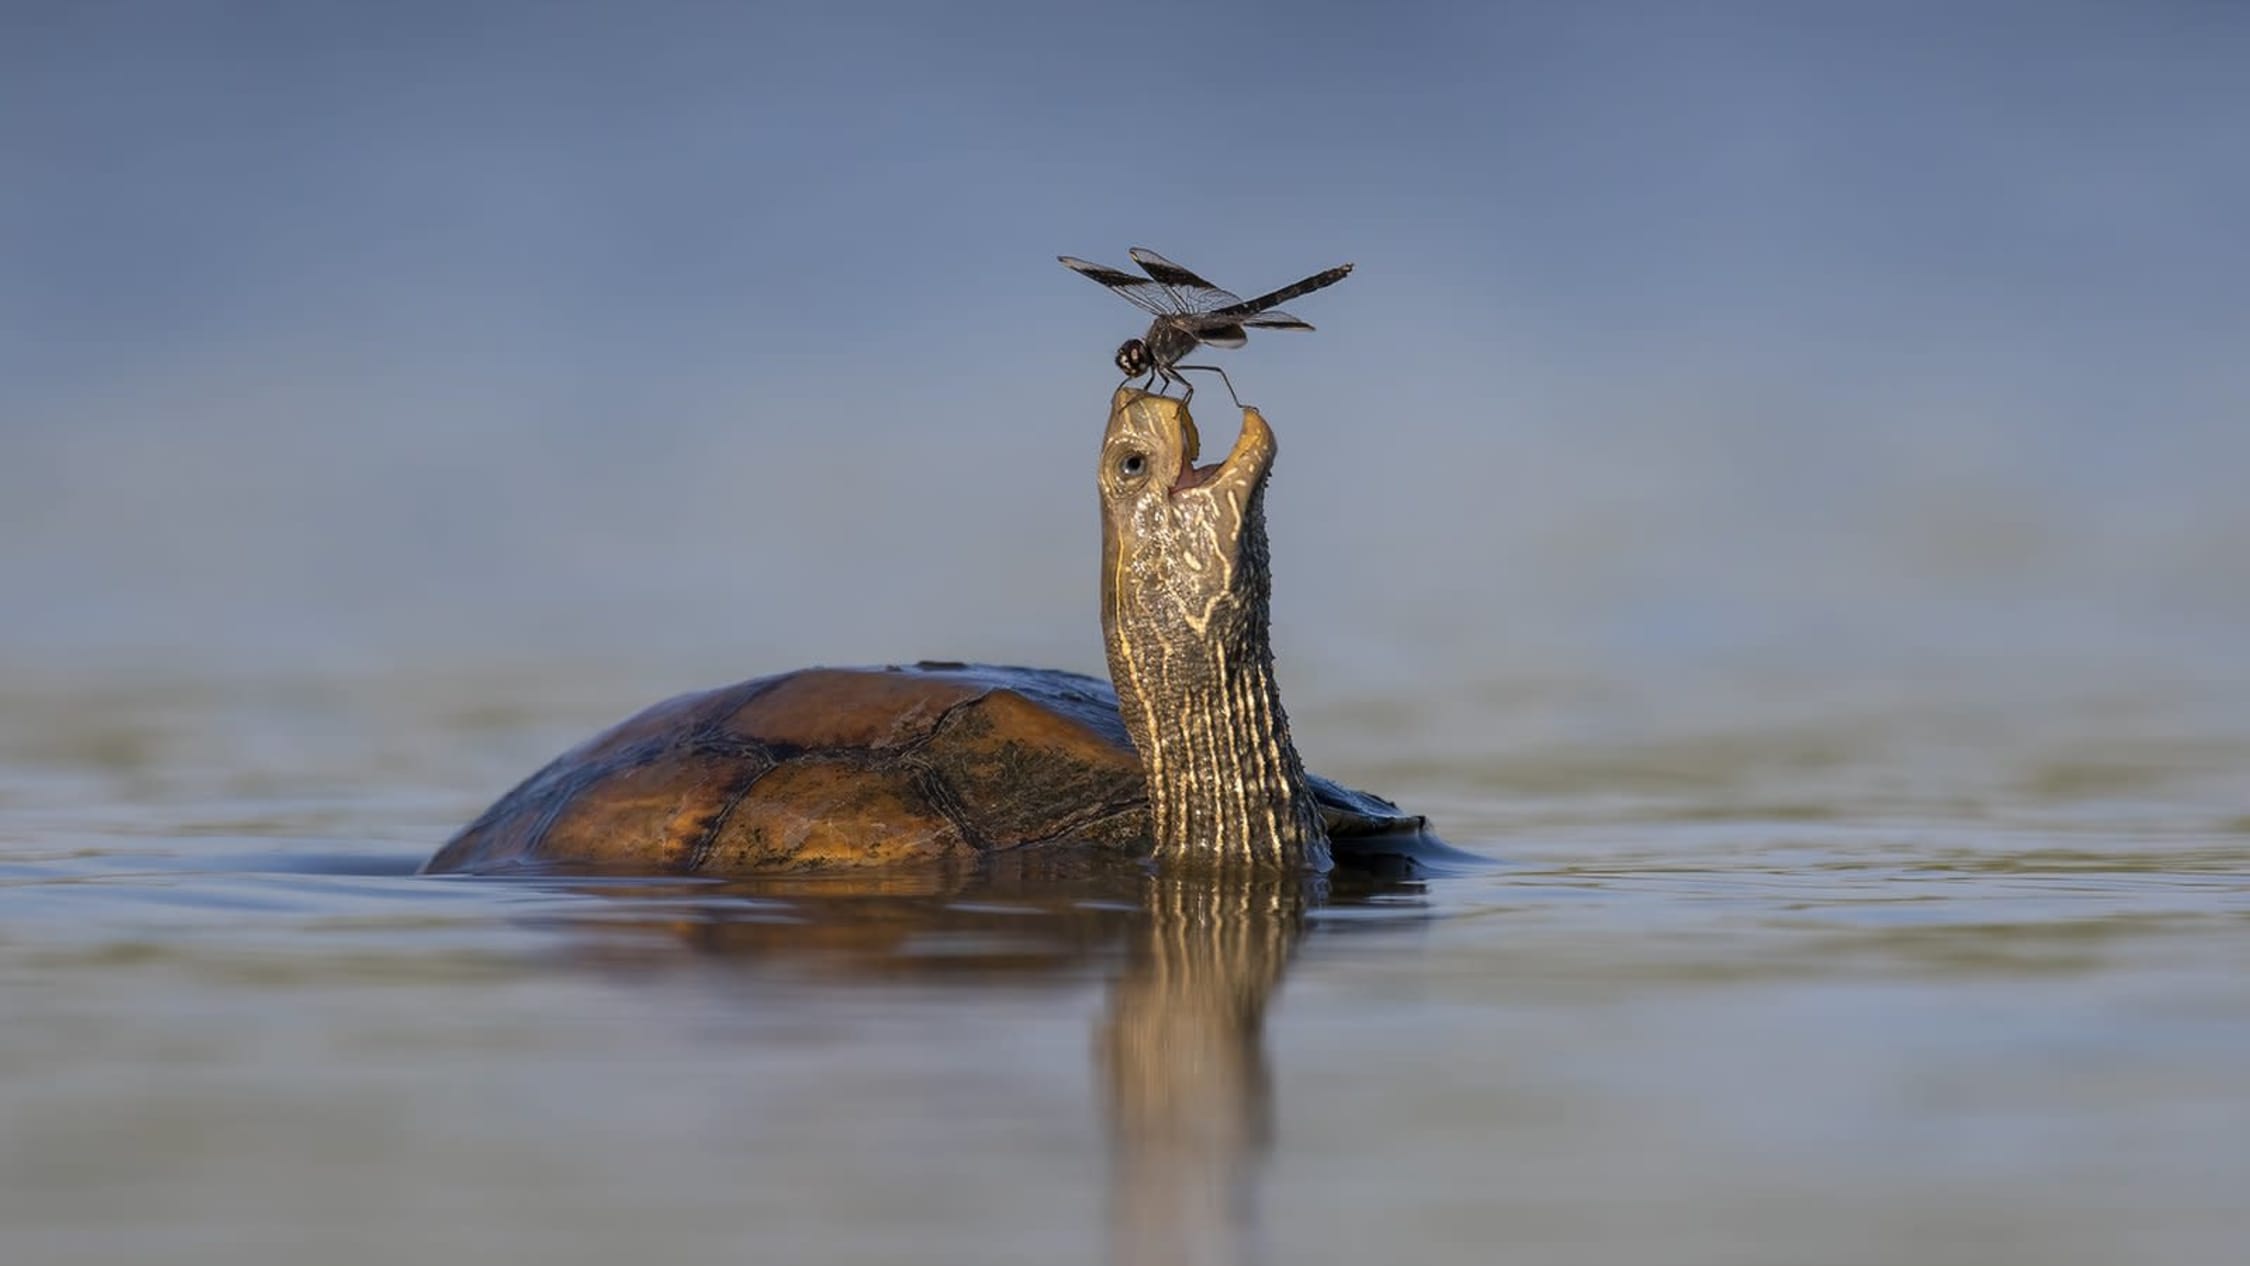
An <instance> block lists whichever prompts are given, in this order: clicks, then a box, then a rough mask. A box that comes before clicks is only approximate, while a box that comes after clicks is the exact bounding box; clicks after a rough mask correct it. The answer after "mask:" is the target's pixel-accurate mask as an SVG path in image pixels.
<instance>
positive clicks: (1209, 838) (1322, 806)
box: [423, 387, 1451, 876]
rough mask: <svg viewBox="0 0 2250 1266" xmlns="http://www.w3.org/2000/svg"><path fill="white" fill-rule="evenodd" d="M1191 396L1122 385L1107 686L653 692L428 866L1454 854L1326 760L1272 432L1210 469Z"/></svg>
mask: <svg viewBox="0 0 2250 1266" xmlns="http://www.w3.org/2000/svg"><path fill="white" fill-rule="evenodd" d="M1200 447H1201V441H1200V436H1199V433H1198V431H1197V428H1196V425H1195V420H1194V418H1193V416H1192V415H1191V414H1190V413H1189V411H1188V407H1187V403H1186V402H1185V401H1184V400H1179V399H1175V398H1172V397H1169V396H1163V395H1157V394H1152V393H1148V392H1144V391H1140V390H1136V389H1133V388H1130V387H1122V388H1119V389H1118V391H1117V393H1116V394H1115V396H1113V397H1112V399H1111V402H1110V412H1109V419H1108V424H1107V426H1106V427H1105V429H1104V433H1103V437H1102V443H1101V456H1100V464H1099V468H1098V472H1097V477H1096V485H1097V488H1098V490H1099V494H1100V502H1101V522H1102V550H1101V594H1102V597H1101V604H1102V611H1101V615H1102V629H1103V640H1104V642H1105V645H1106V647H1107V652H1108V661H1109V670H1110V681H1109V682H1107V683H1105V682H1103V681H1101V680H1099V679H1097V678H1094V677H1089V676H1085V675H1082V674H1078V673H1072V672H1064V671H1060V670H1054V669H1036V668H1018V667H1006V666H999V665H988V664H970V663H962V662H950V661H928V660H925V661H922V662H919V663H915V664H912V665H890V666H877V667H863V668H831V667H816V668H805V669H800V670H797V671H794V672H787V673H781V674H778V675H774V676H767V677H760V678H757V679H754V680H751V681H744V682H740V683H737V684H735V685H731V686H726V687H722V688H720V689H717V690H710V691H705V692H701V693H696V694H689V695H682V696H680V697H678V698H675V699H670V700H667V701H665V702H662V703H659V704H656V705H655V706H653V707H650V708H648V709H647V710H646V711H643V712H641V713H639V714H638V715H636V716H633V717H631V718H629V719H627V720H625V721H623V722H622V723H620V724H618V725H617V726H615V727H614V728H612V729H610V730H608V731H606V732H604V733H602V734H599V735H596V736H595V737H593V738H591V739H589V740H587V741H586V742H585V743H583V744H581V745H579V746H578V747H576V748H573V749H571V750H570V751H568V752H565V753H563V754H562V755H561V756H559V757H557V758H555V760H553V761H552V762H550V763H549V764H548V765H547V766H546V767H545V768H543V769H541V770H539V771H538V772H537V773H534V774H533V775H531V777H529V778H528V779H526V780H524V781H523V782H522V783H521V784H520V785H518V786H517V787H516V788H515V789H514V790H512V791H510V792H508V793H507V794H506V795H504V796H502V797H501V798H500V800H499V801H498V802H497V803H495V804H493V805H492V807H491V808H490V809H488V810H486V811H485V812H484V813H483V814H482V815H481V816H479V817H478V818H476V819H475V820H474V821H472V822H470V823H469V824H468V825H467V826H465V827H463V828H462V829H461V830H460V832H459V833H458V834H456V835H455V836H454V837H453V838H452V839H451V840H450V841H448V842H447V843H446V844H445V845H444V846H443V847H441V848H440V849H439V850H438V851H437V853H436V854H435V855H434V856H432V857H431V858H430V860H429V861H428V863H427V864H426V865H425V866H424V868H423V869H424V871H425V872H427V873H454V872H469V873H493V872H502V871H508V870H511V869H526V868H530V869H539V868H545V869H554V868H574V869H575V868H583V869H592V870H600V871H623V872H635V873H650V874H694V875H719V876H724V875H755V874H767V873H781V872H800V871H803V872H813V871H829V870H864V869H865V868H868V867H903V866H913V865H919V864H925V863H955V862H973V861H976V860H978V859H988V860H989V859H991V858H993V857H995V856H998V855H1002V854H1007V853H1014V852H1018V851H1028V850H1083V851H1086V852H1089V853H1091V854H1100V855H1107V856H1115V857H1124V858H1137V859H1140V860H1141V861H1143V862H1146V863H1151V864H1155V865H1158V866H1165V867H1171V866H1191V867H1192V866H1197V865H1207V866H1226V867H1230V868H1231V867H1235V866H1241V867H1246V868H1250V869H1256V870H1283V871H1286V870H1298V871H1315V872H1317V871H1325V870H1327V869H1328V868H1329V867H1330V866H1331V865H1332V864H1333V863H1334V862H1335V861H1336V860H1338V859H1341V860H1343V861H1346V862H1363V863H1376V862H1378V861H1380V862H1383V863H1386V864H1391V863H1396V862H1397V860H1398V859H1401V858H1407V859H1411V858H1414V857H1417V856H1436V855H1438V854H1441V853H1450V852H1451V850H1450V849H1449V848H1447V846H1445V845H1444V844H1443V843H1442V842H1441V841H1439V840H1437V838H1436V837H1435V835H1434V834H1432V833H1431V831H1430V829H1429V824H1428V822H1427V820H1426V819H1424V818H1423V817H1421V816H1419V815H1414V814H1408V813H1405V812H1402V811H1401V810H1400V809H1399V808H1398V806H1396V805H1395V804H1393V803H1391V802H1390V801H1388V800H1385V799H1382V798H1381V797H1379V796H1375V795H1371V794H1369V793H1367V792H1362V791H1354V790H1351V789H1349V788H1346V787H1343V786H1340V785H1338V784H1336V783H1333V782H1330V781H1328V780H1326V779H1323V778H1320V777H1317V776H1314V775H1311V774H1308V773H1307V772H1306V771H1305V768H1304V765H1303V763H1302V762H1301V761H1300V760H1299V758H1298V755H1297V750H1296V747H1295V746H1294V744H1293V743H1292V742H1291V739H1290V733H1289V720H1288V716H1287V715H1286V713H1284V712H1283V710H1282V704H1281V694H1280V691H1279V688H1278V687H1277V686H1276V684H1275V679H1274V665H1273V653H1272V649H1271V643H1270V640H1269V626H1268V614H1267V612H1268V598H1269V595H1270V592H1271V579H1270V573H1269V570H1268V550H1267V539H1266V530H1265V511H1264V493H1265V487H1266V481H1267V477H1268V475H1269V474H1270V472H1271V470H1272V466H1273V459H1274V454H1275V451H1276V442H1275V439H1274V434H1273V429H1272V427H1271V426H1270V425H1269V424H1268V423H1267V422H1266V420H1265V418H1264V416H1263V415H1262V414H1260V413H1259V412H1258V411H1257V410H1256V409H1254V408H1245V409H1244V410H1243V411H1242V425H1241V429H1240V432H1239V434H1238V435H1237V437H1236V439H1235V442H1234V446H1233V449H1232V451H1230V452H1229V453H1228V454H1227V455H1226V457H1224V458H1223V459H1221V460H1219V461H1216V462H1212V463H1209V464H1207V465H1201V466H1198V465H1196V458H1197V456H1198V455H1199V450H1200Z"/></svg>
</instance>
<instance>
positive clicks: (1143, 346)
mask: <svg viewBox="0 0 2250 1266" xmlns="http://www.w3.org/2000/svg"><path fill="white" fill-rule="evenodd" d="M1129 253H1130V254H1131V255H1132V257H1133V262H1134V263H1136V264H1139V265H1140V266H1141V271H1142V272H1144V273H1146V274H1148V275H1147V276H1145V277H1137V276H1135V275H1133V274H1132V273H1129V272H1126V271H1124V270H1123V269H1119V268H1105V267H1103V266H1102V265H1100V264H1090V263H1087V262H1086V261H1085V260H1083V259H1075V258H1072V257H1071V256H1069V255H1057V256H1056V257H1055V258H1057V259H1059V260H1061V261H1062V262H1063V266H1064V267H1065V268H1069V269H1071V270H1073V271H1075V272H1080V273H1084V274H1085V275H1086V276H1088V277H1091V278H1093V279H1094V280H1095V281H1098V282H1100V283H1101V284H1103V285H1104V286H1107V287H1109V289H1110V291H1111V292H1112V293H1114V294H1117V295H1121V296H1123V297H1124V298H1125V300H1126V301H1127V302H1129V303H1131V304H1133V305H1134V306H1135V307H1137V308H1139V309H1141V310H1142V311H1144V312H1146V313H1148V314H1149V315H1150V316H1152V317H1154V318H1155V320H1152V321H1150V322H1149V323H1148V332H1147V333H1146V334H1143V335H1141V336H1140V337H1139V338H1129V339H1126V340H1125V341H1124V342H1123V343H1121V344H1119V345H1118V348H1117V356H1116V363H1117V368H1118V369H1120V370H1122V371H1123V372H1124V374H1125V379H1126V381H1128V382H1130V381H1132V380H1133V379H1135V378H1145V379H1148V380H1149V382H1150V383H1151V384H1152V385H1153V384H1154V383H1156V382H1159V381H1161V382H1162V383H1164V384H1165V385H1166V386H1169V385H1171V384H1172V383H1178V384H1179V385H1180V392H1181V395H1180V399H1181V401H1182V402H1183V403H1185V402H1186V401H1188V400H1190V399H1193V398H1194V396H1195V388H1194V386H1193V385H1191V384H1190V383H1189V382H1188V380H1187V379H1186V377H1184V376H1183V375H1182V373H1181V371H1182V370H1188V369H1194V370H1201V371H1206V372H1209V373H1214V374H1217V375H1218V376H1219V381H1220V382H1223V383H1226V385H1227V394H1228V395H1229V396H1234V402H1235V404H1236V405H1238V406H1239V405H1240V404H1241V403H1242V397H1240V396H1236V395H1235V394H1234V383H1233V382H1231V381H1229V380H1228V378H1227V371H1225V370H1223V369H1221V368H1219V367H1218V366H1217V365H1183V364H1181V363H1180V358H1181V357H1183V356H1185V355H1187V354H1188V353H1189V352H1192V351H1194V350H1195V349H1196V348H1197V347H1199V346H1209V347H1240V346H1242V345H1243V343H1245V342H1247V341H1248V339H1249V331H1251V330H1309V329H1311V328H1312V326H1310V325H1308V324H1306V323H1305V322H1303V321H1300V320H1298V319H1297V318H1296V317H1293V316H1291V315H1289V314H1288V313H1286V312H1283V311H1282V310H1281V305H1282V304H1284V303H1287V302H1289V301H1290V300H1291V299H1294V298H1296V297H1298V296H1299V295H1309V294H1311V293H1312V292H1313V291H1315V290H1320V289H1324V288H1325V287H1328V286H1333V285H1335V284H1336V283H1337V282H1339V281H1342V280H1343V279H1344V278H1346V277H1349V276H1350V275H1351V272H1352V266H1351V265H1350V264H1342V265H1339V266H1337V267H1335V268H1331V269H1329V270H1328V271H1326V272H1319V273H1314V274H1313V275H1312V276H1310V277H1307V278H1305V279H1304V280H1303V281H1299V282H1294V283H1292V284H1290V285H1286V286H1283V287H1282V288H1281V289H1279V290H1275V291H1271V292H1269V293H1266V294H1262V295H1259V296H1258V297H1257V298H1255V299H1245V298H1243V297H1242V296H1240V295H1237V294H1235V293H1234V292H1233V291H1231V290H1221V289H1220V288H1219V287H1217V286H1214V285H1212V284H1211V283H1210V282H1208V281H1206V280H1204V279H1203V278H1201V277H1198V276H1197V275H1195V274H1194V273H1193V272H1190V271H1189V270H1187V269H1185V268H1182V267H1180V266H1179V265H1178V264H1175V263H1173V262H1172V261H1171V260H1168V259H1166V258H1164V257H1163V256H1162V255H1159V254H1157V253H1156V252H1155V251H1152V250H1149V249H1147V248H1146V247H1141V246H1136V247H1134V248H1133V249H1132V251H1131V252H1129ZM1160 389H1161V388H1160Z"/></svg>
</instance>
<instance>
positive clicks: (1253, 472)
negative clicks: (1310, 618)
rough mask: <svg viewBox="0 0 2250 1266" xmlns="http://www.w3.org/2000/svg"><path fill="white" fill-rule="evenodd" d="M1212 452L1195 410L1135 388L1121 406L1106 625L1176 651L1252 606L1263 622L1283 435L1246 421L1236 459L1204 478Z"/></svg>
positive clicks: (1114, 431)
mask: <svg viewBox="0 0 2250 1266" xmlns="http://www.w3.org/2000/svg"><path fill="white" fill-rule="evenodd" d="M1119 359H1120V360H1122V359H1123V353H1120V354H1119ZM1201 449H1202V436H1201V434H1200V433H1199V432H1198V431H1197V430H1196V426H1195V418H1194V417H1193V416H1192V415H1191V414H1189V412H1188V408H1187V403H1186V402H1185V401H1182V400H1175V399H1173V398H1172V397H1170V396H1161V395H1151V394H1149V393H1148V392H1145V391H1136V390H1134V389H1132V388H1129V387H1121V388H1119V389H1118V391H1117V394H1116V396H1115V397H1114V398H1112V400H1111V401H1110V411H1109V427H1108V430H1107V431H1106V432H1105V433H1104V434H1103V436H1102V456H1101V469H1100V472H1099V474H1098V476H1097V481H1098V483H1099V485H1100V488H1101V494H1102V560H1103V576H1102V589H1103V607H1104V615H1105V617H1106V621H1105V623H1106V622H1109V621H1120V620H1125V621H1131V622H1133V623H1135V624H1137V625H1140V626H1142V627H1144V628H1146V629H1147V630H1148V631H1150V632H1152V633H1155V634H1156V635H1158V636H1160V637H1163V638H1165V639H1166V640H1167V641H1170V640H1175V639H1177V638H1179V637H1182V636H1187V637H1195V638H1201V637H1205V636H1208V635H1209V632H1210V630H1209V629H1208V627H1207V626H1208V625H1209V624H1210V622H1211V621H1212V620H1213V619H1214V618H1216V617H1217V616H1218V615H1219V614H1220V613H1221V611H1222V609H1223V608H1225V607H1228V606H1229V605H1235V606H1240V605H1242V604H1243V602H1244V601H1248V602H1250V603H1252V604H1254V605H1255V607H1256V614H1257V616H1258V617H1259V618H1260V619H1261V620H1262V619H1263V618H1264V616H1265V587H1266V567H1265V527H1264V523H1263V521H1262V516H1263V508H1262V503H1263V500H1264V498H1263V493H1264V491H1265V485H1266V475H1267V473H1268V472H1269V471H1270V470H1271V469H1272V467H1273V456H1274V438H1273V429H1272V428H1271V427H1269V426H1267V425H1266V420H1265V418H1263V417H1261V416H1260V415H1259V414H1258V411H1257V410H1255V409H1244V410H1243V411H1242V430H1241V433H1240V434H1238V435H1237V436H1236V437H1235V441H1234V448H1233V450H1232V451H1230V452H1229V453H1228V454H1227V455H1226V457H1225V458H1223V459H1221V460H1219V461H1215V462H1210V463H1207V464H1205V465H1201V466H1198V465H1196V458H1197V457H1199V456H1201ZM1253 545H1254V552H1255V554H1256V557H1255V558H1254V559H1252V558H1247V557H1246V556H1245V555H1246V554H1247V553H1250V552H1251V551H1250V550H1246V548H1245V547H1246V546H1253ZM1252 590H1254V591H1255V592H1252ZM1111 640H1112V642H1113V643H1114V641H1115V636H1114V632H1113V634H1112V639H1111Z"/></svg>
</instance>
